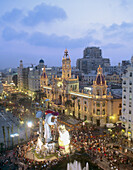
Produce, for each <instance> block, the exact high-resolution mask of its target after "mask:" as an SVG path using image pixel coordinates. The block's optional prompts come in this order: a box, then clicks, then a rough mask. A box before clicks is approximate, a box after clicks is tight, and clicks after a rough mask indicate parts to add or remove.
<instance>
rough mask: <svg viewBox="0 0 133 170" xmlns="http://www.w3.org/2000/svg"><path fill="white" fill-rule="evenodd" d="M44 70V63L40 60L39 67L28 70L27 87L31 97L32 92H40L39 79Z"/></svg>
mask: <svg viewBox="0 0 133 170" xmlns="http://www.w3.org/2000/svg"><path fill="white" fill-rule="evenodd" d="M43 68H44V61H43V60H42V59H41V60H40V61H39V65H38V66H36V67H34V68H30V70H29V75H28V85H29V93H30V94H31V95H33V94H34V92H38V91H39V90H40V78H41V74H42V71H43Z"/></svg>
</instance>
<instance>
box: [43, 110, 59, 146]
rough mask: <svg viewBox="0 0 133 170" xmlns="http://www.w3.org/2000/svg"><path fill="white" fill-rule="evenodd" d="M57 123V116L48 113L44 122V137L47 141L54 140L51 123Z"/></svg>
mask: <svg viewBox="0 0 133 170" xmlns="http://www.w3.org/2000/svg"><path fill="white" fill-rule="evenodd" d="M56 123H57V116H54V115H52V114H51V113H49V114H47V115H46V117H45V124H44V138H45V142H46V143H48V142H50V141H51V140H52V136H51V130H50V125H56Z"/></svg>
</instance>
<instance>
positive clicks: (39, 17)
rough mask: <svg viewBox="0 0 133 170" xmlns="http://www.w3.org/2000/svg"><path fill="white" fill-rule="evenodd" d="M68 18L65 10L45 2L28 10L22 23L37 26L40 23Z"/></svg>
mask: <svg viewBox="0 0 133 170" xmlns="http://www.w3.org/2000/svg"><path fill="white" fill-rule="evenodd" d="M66 18H67V15H66V13H65V11H64V10H63V9H62V8H59V7H57V6H50V5H47V4H45V3H42V4H40V5H37V6H36V7H35V8H34V9H33V10H31V11H29V12H28V15H27V16H25V17H24V19H23V20H22V23H23V24H24V25H26V26H36V25H38V24H40V23H48V22H52V21H54V20H56V19H57V20H59V19H61V20H64V19H66Z"/></svg>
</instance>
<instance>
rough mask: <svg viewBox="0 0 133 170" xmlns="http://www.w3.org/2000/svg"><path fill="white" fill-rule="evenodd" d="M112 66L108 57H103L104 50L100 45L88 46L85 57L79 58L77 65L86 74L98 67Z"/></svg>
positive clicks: (84, 53)
mask: <svg viewBox="0 0 133 170" xmlns="http://www.w3.org/2000/svg"><path fill="white" fill-rule="evenodd" d="M99 65H101V67H105V66H106V67H107V66H110V60H109V59H108V58H102V50H101V49H100V48H99V47H87V48H85V50H84V52H83V58H80V59H77V63H76V67H77V68H78V69H79V70H82V71H83V72H84V73H85V74H87V73H89V72H91V71H92V70H97V68H98V67H99Z"/></svg>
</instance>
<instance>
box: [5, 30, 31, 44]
mask: <svg viewBox="0 0 133 170" xmlns="http://www.w3.org/2000/svg"><path fill="white" fill-rule="evenodd" d="M27 36H28V34H27V33H26V32H24V31H21V32H17V31H15V30H14V29H13V28H11V27H6V28H5V29H4V30H3V32H2V38H3V39H4V40H6V41H12V40H24V39H26V37H27Z"/></svg>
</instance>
